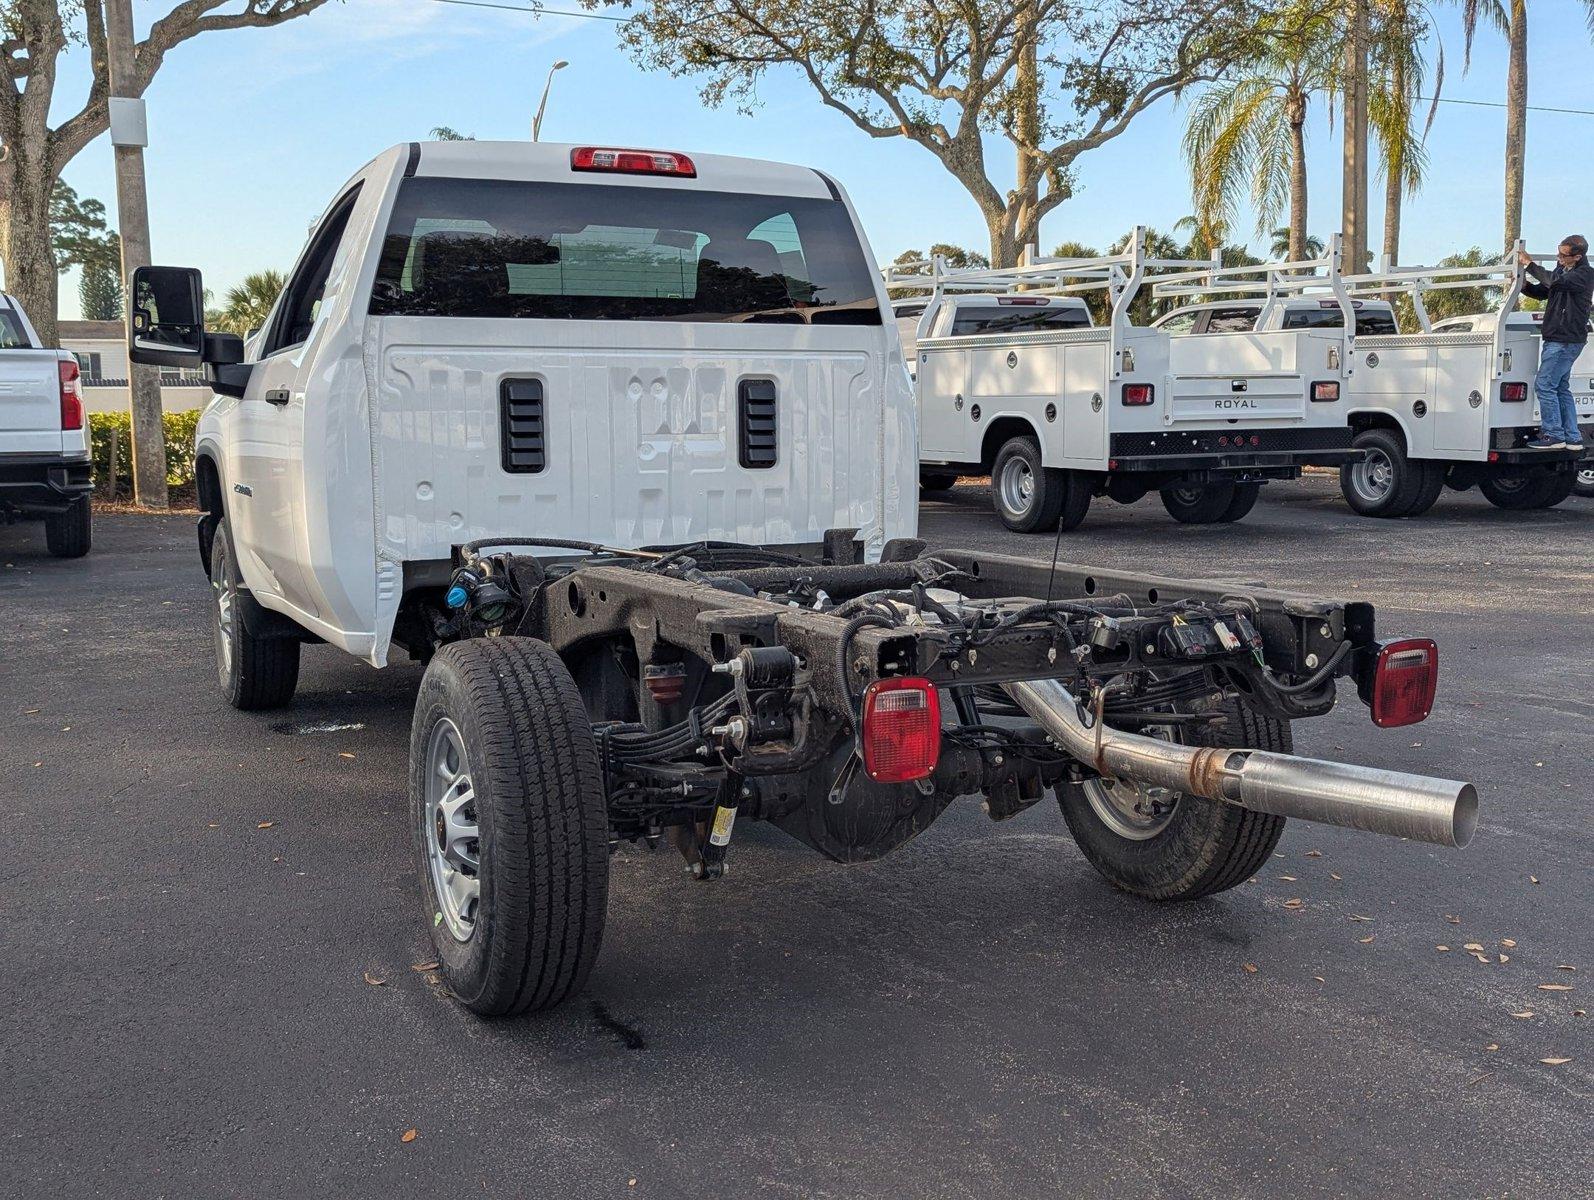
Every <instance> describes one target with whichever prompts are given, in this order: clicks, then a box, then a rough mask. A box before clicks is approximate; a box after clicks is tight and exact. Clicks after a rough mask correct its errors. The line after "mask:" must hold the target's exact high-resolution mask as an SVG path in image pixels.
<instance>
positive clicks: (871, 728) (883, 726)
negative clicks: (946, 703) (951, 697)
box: [862, 677, 941, 783]
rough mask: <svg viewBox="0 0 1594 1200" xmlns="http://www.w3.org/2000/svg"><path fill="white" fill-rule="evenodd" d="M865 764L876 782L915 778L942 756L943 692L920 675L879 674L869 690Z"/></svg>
mask: <svg viewBox="0 0 1594 1200" xmlns="http://www.w3.org/2000/svg"><path fill="white" fill-rule="evenodd" d="M862 731H863V733H862V742H863V769H864V770H865V771H866V772H867V773H868V775H869V778H870V779H873V780H874V781H875V782H876V783H911V782H912V781H913V780H915V779H923V778H924V777H925V776H927V775H928V774H930V772H931V771H933V770H935V764H936V763H937V762H938V761H939V760H940V758H941V698H940V696H939V695H938V694H937V692H936V690H935V684H933V683H931V682H930V681H929V680H928V679H920V678H917V677H912V678H905V679H879V680H876V681H875V682H874V683H871V684H870V685H869V687H868V690H867V691H865V692H864V694H863V723H862Z"/></svg>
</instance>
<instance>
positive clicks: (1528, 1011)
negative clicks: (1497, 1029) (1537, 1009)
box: [1511, 1008, 1533, 1021]
mask: <svg viewBox="0 0 1594 1200" xmlns="http://www.w3.org/2000/svg"><path fill="white" fill-rule="evenodd" d="M1511 1015H1512V1016H1513V1017H1515V1018H1516V1019H1517V1020H1519V1021H1525V1020H1527V1019H1528V1018H1529V1017H1531V1016H1532V1015H1533V1010H1532V1009H1531V1008H1528V1009H1524V1010H1523V1011H1521V1012H1519V1013H1512V1014H1511Z"/></svg>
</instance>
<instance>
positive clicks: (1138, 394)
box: [1123, 383, 1157, 408]
mask: <svg viewBox="0 0 1594 1200" xmlns="http://www.w3.org/2000/svg"><path fill="white" fill-rule="evenodd" d="M1156 395H1157V391H1156V389H1155V388H1153V387H1152V386H1151V385H1150V384H1149V383H1126V384H1124V396H1123V399H1124V404H1125V405H1127V406H1128V407H1130V408H1144V407H1145V406H1146V405H1148V404H1150V403H1151V402H1152V400H1154V399H1156Z"/></svg>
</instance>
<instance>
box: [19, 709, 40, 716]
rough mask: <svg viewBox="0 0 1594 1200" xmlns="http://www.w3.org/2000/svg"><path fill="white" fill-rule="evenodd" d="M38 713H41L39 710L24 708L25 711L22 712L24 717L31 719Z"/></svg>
mask: <svg viewBox="0 0 1594 1200" xmlns="http://www.w3.org/2000/svg"><path fill="white" fill-rule="evenodd" d="M38 711H39V710H38V709H36V708H24V709H23V710H22V715H23V716H24V717H31V716H32V715H33V714H34V713H36V712H38Z"/></svg>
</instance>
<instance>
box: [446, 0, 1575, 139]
mask: <svg viewBox="0 0 1594 1200" xmlns="http://www.w3.org/2000/svg"><path fill="white" fill-rule="evenodd" d="M431 3H433V4H453V5H458V6H459V7H461V8H491V9H496V10H497V11H499V12H513V13H522V14H524V15H526V16H528V17H575V18H577V19H579V20H583V21H609V22H611V23H613V24H616V25H623V24H625V22H627V21H629V20H630V19H631V18H630V17H628V16H626V17H615V16H610V15H609V14H608V13H592V12H577V11H575V10H573V9H564V8H531V7H528V6H527V5H523V4H494V3H492V2H491V0H431ZM1141 73H1142V74H1150V73H1151V72H1141ZM1417 99H1418V100H1420V101H1422V102H1423V103H1424V104H1435V103H1438V104H1460V105H1464V106H1466V107H1468V108H1504V107H1505V106H1506V105H1505V102H1504V101H1502V100H1463V99H1461V98H1460V97H1457V96H1440V97H1438V98H1437V99H1436V98H1435V97H1433V96H1418V97H1417ZM1527 109H1528V111H1529V112H1541V113H1557V114H1559V115H1561V116H1568V117H1594V109H1590V108H1553V107H1551V106H1549V105H1545V104H1530V105H1528V106H1527Z"/></svg>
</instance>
